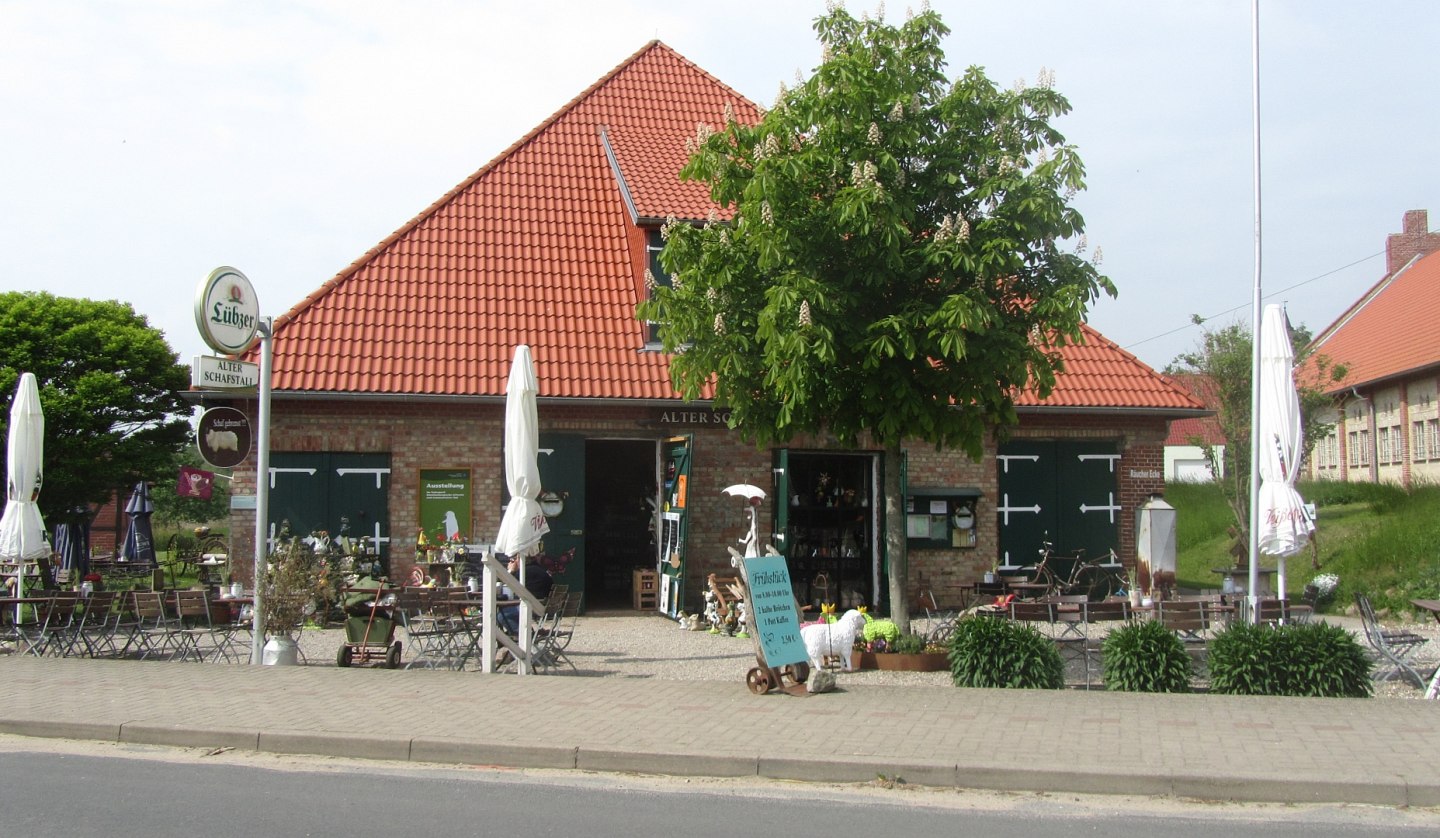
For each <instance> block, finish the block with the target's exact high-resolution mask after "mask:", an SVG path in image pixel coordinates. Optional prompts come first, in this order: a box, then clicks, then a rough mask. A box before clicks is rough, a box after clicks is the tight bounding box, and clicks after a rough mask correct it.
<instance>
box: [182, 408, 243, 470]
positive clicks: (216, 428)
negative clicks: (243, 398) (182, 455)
mask: <svg viewBox="0 0 1440 838" xmlns="http://www.w3.org/2000/svg"><path fill="white" fill-rule="evenodd" d="M250 437H251V433H250V417H248V416H246V415H245V414H244V413H241V412H240V411H238V410H236V409H235V408H233V407H212V408H210V409H209V410H207V411H205V412H204V413H203V414H201V416H200V425H199V426H198V427H197V428H196V433H195V447H196V448H198V449H199V451H200V458H201V459H202V460H204V461H205V462H207V463H209V464H210V465H212V466H214V467H216V468H233V467H234V466H238V465H240V464H241V463H243V462H245V458H246V457H248V456H249V455H250Z"/></svg>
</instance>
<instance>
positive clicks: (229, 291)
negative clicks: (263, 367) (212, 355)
mask: <svg viewBox="0 0 1440 838" xmlns="http://www.w3.org/2000/svg"><path fill="white" fill-rule="evenodd" d="M195 325H196V326H197V327H199V329H200V337H201V339H203V340H204V341H205V344H206V345H207V346H209V347H210V348H211V349H213V350H215V351H216V352H219V353H221V354H224V355H238V354H240V353H241V352H244V351H245V350H246V349H247V348H248V347H249V346H250V343H251V342H252V341H254V340H255V332H256V330H257V329H259V327H260V302H259V301H258V300H257V299H256V298H255V287H254V286H253V285H251V284H250V280H249V279H248V278H246V276H245V274H242V273H240V272H239V271H238V270H236V269H234V268H229V267H224V268H216V269H215V270H213V271H211V272H210V275H209V276H207V277H205V279H204V281H202V282H201V283H200V287H199V288H198V289H196V291H195Z"/></svg>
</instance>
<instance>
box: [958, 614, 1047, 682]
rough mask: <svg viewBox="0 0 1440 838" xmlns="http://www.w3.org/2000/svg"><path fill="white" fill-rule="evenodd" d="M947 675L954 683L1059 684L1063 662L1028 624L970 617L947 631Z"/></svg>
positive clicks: (993, 618) (1042, 637)
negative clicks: (948, 641)
mask: <svg viewBox="0 0 1440 838" xmlns="http://www.w3.org/2000/svg"><path fill="white" fill-rule="evenodd" d="M950 679H951V680H952V681H953V682H954V683H955V686H957V687H1014V688H1019V689H1046V690H1058V689H1060V688H1061V687H1064V686H1065V663H1064V661H1062V660H1061V659H1060V651H1059V650H1058V649H1056V648H1055V643H1054V641H1052V640H1051V639H1050V638H1048V637H1046V636H1044V635H1042V634H1041V633H1040V632H1039V631H1036V630H1035V628H1034V627H1033V626H1029V625H1024V624H1021V623H1015V622H1011V621H1010V620H1006V619H1003V618H999V617H969V618H966V619H963V620H961V621H960V622H959V623H958V624H957V625H956V626H955V633H954V634H952V635H951V636H950Z"/></svg>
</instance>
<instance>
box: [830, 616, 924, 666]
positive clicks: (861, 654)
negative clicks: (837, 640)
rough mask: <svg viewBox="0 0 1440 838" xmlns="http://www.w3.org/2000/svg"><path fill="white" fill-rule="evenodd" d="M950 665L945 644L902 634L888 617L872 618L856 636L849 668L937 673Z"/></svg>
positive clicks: (915, 635) (914, 635)
mask: <svg viewBox="0 0 1440 838" xmlns="http://www.w3.org/2000/svg"><path fill="white" fill-rule="evenodd" d="M948 666H949V658H948V657H947V655H946V651H945V647H943V646H940V645H938V644H927V643H926V642H925V638H923V637H921V636H920V635H918V634H901V632H900V628H899V626H897V625H895V623H894V622H893V621H891V620H883V619H882V620H871V621H870V622H868V623H866V624H865V629H864V630H863V631H862V632H861V634H860V635H859V636H857V637H856V638H855V650H854V651H853V652H852V653H851V662H850V668H851V669H886V670H896V671H903V672H939V671H941V670H943V669H945V668H947V667H948Z"/></svg>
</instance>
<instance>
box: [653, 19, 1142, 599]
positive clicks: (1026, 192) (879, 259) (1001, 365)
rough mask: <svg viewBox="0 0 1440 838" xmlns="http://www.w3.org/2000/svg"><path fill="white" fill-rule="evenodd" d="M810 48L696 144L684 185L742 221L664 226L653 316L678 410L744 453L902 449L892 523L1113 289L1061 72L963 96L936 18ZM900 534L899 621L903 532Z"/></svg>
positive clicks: (895, 551)
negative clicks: (1066, 133)
mask: <svg viewBox="0 0 1440 838" xmlns="http://www.w3.org/2000/svg"><path fill="white" fill-rule="evenodd" d="M815 30H816V32H817V34H818V36H819V40H820V43H821V45H822V47H823V52H824V58H823V60H822V63H821V65H820V66H819V67H818V68H817V69H816V70H815V71H814V73H813V74H812V75H811V76H810V77H809V78H808V79H805V80H803V81H800V82H798V83H797V85H796V86H795V87H794V88H793V89H785V88H784V87H783V86H782V88H781V92H780V95H779V96H778V98H777V100H776V102H775V105H774V107H773V108H772V109H771V110H770V111H768V112H767V113H765V115H764V116H763V117H762V118H761V119H760V121H759V122H758V124H754V125H747V124H741V123H740V122H737V121H736V120H735V119H733V118H727V120H726V122H725V124H724V125H722V126H719V127H718V129H717V128H712V127H711V126H705V125H701V126H699V128H698V131H697V136H696V137H695V139H694V140H693V141H692V145H691V147H692V151H693V153H692V156H691V157H690V159H689V162H688V164H687V165H686V166H685V168H684V169H683V171H682V173H681V176H682V177H683V178H686V179H691V180H698V181H702V182H704V183H705V184H707V185H708V186H709V189H710V195H711V197H712V198H713V199H714V201H715V202H716V203H717V204H718V205H719V206H720V208H721V210H722V212H723V213H724V216H725V217H724V218H723V219H722V217H721V215H720V214H719V213H716V214H713V215H712V216H711V218H710V219H708V220H706V221H705V223H703V224H699V223H693V224H692V223H686V222H679V221H676V220H674V219H671V221H670V222H669V223H667V224H666V225H665V227H664V229H663V230H662V234H663V235H664V237H665V240H666V243H665V248H664V250H663V252H662V254H661V263H662V265H663V266H664V268H665V269H666V270H667V271H668V272H669V274H670V278H671V279H670V285H668V286H667V285H665V284H663V282H662V283H657V284H655V287H653V290H652V293H651V295H650V299H649V300H648V301H646V302H645V303H642V305H641V306H640V310H639V315H640V317H642V318H644V319H646V320H650V321H654V322H657V323H660V324H661V329H662V330H663V331H662V340H663V348H664V349H665V350H666V351H667V352H672V353H678V354H676V355H675V356H674V358H673V359H672V360H671V363H670V370H671V376H672V378H673V380H674V382H675V385H676V387H677V388H678V389H679V391H680V392H681V394H682V395H683V396H684V397H686V398H688V399H693V398H701V397H705V396H707V395H710V394H712V393H713V397H714V399H715V401H716V402H717V403H719V404H722V405H724V406H726V407H728V408H729V409H730V411H731V417H732V421H733V423H734V424H735V426H736V427H737V429H738V430H739V432H740V433H741V434H742V435H743V436H744V437H745V438H746V439H749V440H751V441H753V442H755V443H757V444H760V445H768V444H774V443H783V442H786V441H788V440H790V439H792V438H794V437H795V436H796V435H797V434H805V433H813V432H818V431H822V430H823V431H824V432H827V433H829V434H831V435H833V436H834V438H835V439H836V440H837V441H838V442H839V443H840V444H842V445H846V446H854V445H856V444H857V443H858V442H860V441H861V440H862V438H863V439H866V440H867V441H868V442H869V443H870V444H878V445H880V446H883V447H885V448H886V449H887V451H889V452H891V453H892V454H893V455H894V456H891V457H888V458H887V481H886V482H887V487H886V488H887V491H886V495H887V497H886V503H887V505H888V504H890V503H891V502H892V501H895V500H896V498H894V497H893V496H894V494H895V493H896V492H897V491H898V482H899V480H898V460H899V452H900V446H901V443H902V441H903V440H907V439H919V440H923V441H926V442H929V443H932V444H934V445H936V446H950V447H959V448H961V449H963V450H964V451H965V452H966V453H968V454H969V455H970V456H971V457H972V458H974V459H977V460H978V459H979V458H980V456H981V454H982V452H983V450H984V445H985V442H986V440H987V438H988V436H989V434H990V433H991V432H992V431H993V430H994V429H995V428H997V427H1004V426H1009V425H1013V424H1014V423H1015V422H1016V421H1017V415H1016V412H1015V407H1014V401H1013V400H1014V396H1015V394H1016V393H1017V391H1020V390H1022V389H1024V388H1032V389H1033V390H1035V391H1036V392H1038V393H1039V394H1040V395H1041V396H1042V397H1043V396H1045V395H1046V394H1048V393H1049V391H1050V390H1051V388H1052V387H1053V385H1054V382H1055V375H1056V373H1057V372H1058V371H1059V370H1060V366H1061V362H1060V356H1059V350H1060V349H1061V347H1062V346H1064V345H1065V344H1067V343H1071V342H1074V341H1077V340H1079V339H1080V335H1081V323H1082V320H1083V318H1084V316H1085V312H1086V309H1087V306H1088V305H1089V304H1090V303H1091V302H1092V301H1093V300H1094V299H1095V298H1096V297H1097V296H1098V295H1099V294H1100V293H1101V292H1106V293H1110V294H1113V293H1114V288H1113V286H1112V285H1111V283H1110V281H1109V280H1108V279H1107V278H1106V277H1104V276H1102V275H1100V274H1099V273H1098V271H1097V270H1096V268H1095V265H1094V264H1092V263H1091V262H1089V261H1087V259H1086V258H1085V257H1084V256H1083V255H1082V254H1083V251H1084V249H1085V244H1084V237H1083V230H1084V222H1083V219H1082V218H1081V216H1080V214H1079V213H1078V212H1077V211H1076V210H1075V209H1074V208H1073V207H1071V206H1070V205H1069V201H1070V199H1071V198H1072V197H1073V196H1074V195H1075V193H1076V192H1078V191H1079V190H1080V189H1082V188H1083V187H1084V166H1083V164H1082V163H1081V160H1080V158H1079V156H1078V155H1077V154H1076V152H1075V149H1074V148H1073V147H1072V146H1070V145H1068V144H1066V142H1065V138H1064V137H1063V136H1062V135H1061V134H1060V132H1059V131H1057V130H1056V129H1055V128H1054V127H1053V126H1052V125H1051V120H1053V119H1055V118H1056V117H1059V116H1061V115H1063V114H1065V113H1067V112H1068V111H1069V110H1070V105H1069V103H1068V102H1067V101H1066V100H1065V98H1064V97H1063V96H1061V95H1060V94H1059V93H1057V92H1056V91H1055V90H1054V89H1053V88H1052V84H1051V79H1050V75H1049V73H1048V71H1044V72H1042V79H1041V82H1040V83H1039V84H1037V85H1035V86H1030V87H1025V86H1024V85H1021V84H1017V85H1016V87H1015V88H1014V89H1001V88H999V87H997V86H996V85H995V84H993V83H992V82H991V81H990V80H989V79H988V78H987V77H986V76H985V73H984V71H983V70H982V69H980V68H978V67H971V68H970V69H968V70H967V71H966V72H965V73H964V74H963V75H961V76H960V77H959V78H958V79H956V80H954V81H953V82H952V81H951V80H950V79H949V78H947V76H946V70H945V55H944V52H943V50H942V49H941V46H940V42H941V39H942V38H943V37H944V36H945V35H946V34H947V33H948V31H949V30H948V29H947V28H946V27H945V25H944V24H943V23H942V22H941V19H940V17H939V15H937V14H936V13H934V12H932V11H929V10H926V11H924V12H922V13H920V14H918V15H914V16H913V17H911V18H909V19H908V20H907V21H906V22H905V23H904V24H902V25H898V26H896V25H890V24H887V23H885V22H884V21H883V20H874V19H861V20H857V19H855V18H853V17H851V16H850V15H849V14H848V13H846V12H845V11H844V10H843V9H839V8H833V9H832V10H831V11H830V12H828V13H827V14H825V15H824V16H822V17H820V18H818V19H817V20H816V23H815ZM695 221H697V222H698V219H697V220H695ZM1067 240H1069V241H1070V242H1073V243H1074V244H1073V245H1065V244H1064V243H1065V242H1066V241H1067ZM1096 255H1097V256H1098V255H1099V254H1098V252H1097V254H1096ZM1097 261H1098V260H1097ZM712 388H713V390H712ZM887 521H888V522H889V524H890V532H888V533H887V542H888V544H889V545H890V549H889V556H890V561H891V570H892V573H891V599H892V601H891V606H892V614H893V613H897V609H903V608H904V605H903V601H902V602H897V596H896V591H897V588H896V586H895V578H896V577H897V576H899V577H900V578H901V579H903V578H904V565H903V551H904V541H903V529H901V527H902V524H903V516H902V515H900V514H899V511H898V509H893V510H889V512H888V513H887ZM897 562H898V565H897ZM903 598H904V597H903V596H901V597H898V599H900V600H903ZM899 616H900V619H899V620H898V621H899V622H901V624H902V626H903V625H904V624H905V623H904V616H903V614H900V615H899Z"/></svg>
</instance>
